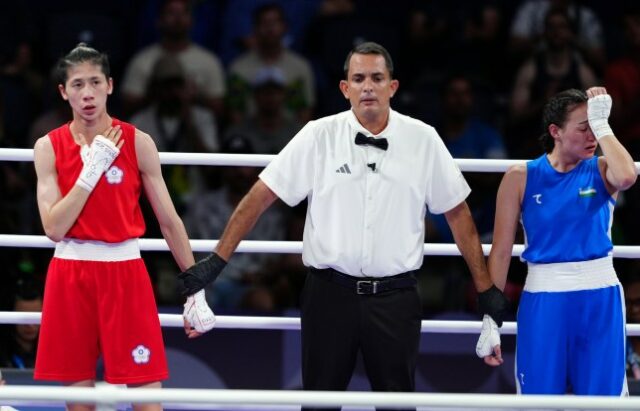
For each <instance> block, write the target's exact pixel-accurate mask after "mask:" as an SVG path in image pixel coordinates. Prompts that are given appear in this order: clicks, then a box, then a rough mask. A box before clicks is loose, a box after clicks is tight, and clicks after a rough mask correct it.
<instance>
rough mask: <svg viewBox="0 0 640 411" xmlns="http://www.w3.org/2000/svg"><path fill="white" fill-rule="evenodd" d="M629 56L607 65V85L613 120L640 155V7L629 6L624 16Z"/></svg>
mask: <svg viewBox="0 0 640 411" xmlns="http://www.w3.org/2000/svg"><path fill="white" fill-rule="evenodd" d="M623 26H624V31H625V38H626V40H627V41H626V43H627V51H626V54H625V55H624V56H622V57H620V58H619V59H617V60H614V61H613V62H611V63H610V64H608V65H607V67H606V69H605V76H604V81H605V86H606V87H607V90H609V93H610V94H611V98H612V99H613V103H614V104H613V109H612V111H611V121H612V123H613V124H614V126H615V127H616V130H619V131H618V133H619V137H620V140H621V141H622V142H624V143H625V144H627V143H628V144H629V148H630V151H631V153H632V155H633V154H635V155H636V156H637V155H638V154H640V117H639V116H638V115H637V113H639V112H640V6H638V5H635V6H629V7H628V8H627V9H626V10H625V12H624V15H623Z"/></svg>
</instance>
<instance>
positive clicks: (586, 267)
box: [524, 256, 620, 292]
mask: <svg viewBox="0 0 640 411" xmlns="http://www.w3.org/2000/svg"><path fill="white" fill-rule="evenodd" d="M528 268H529V270H528V273H527V280H526V282H525V284H524V290H525V291H530V292H553V291H580V290H594V289H597V288H605V287H611V286H614V285H619V284H620V281H619V280H618V276H617V275H616V272H615V270H614V269H613V259H612V257H611V256H607V257H603V258H597V259H595V260H589V261H576V262H569V263H550V264H534V263H529V264H528Z"/></svg>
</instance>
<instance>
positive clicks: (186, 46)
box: [122, 0, 225, 117]
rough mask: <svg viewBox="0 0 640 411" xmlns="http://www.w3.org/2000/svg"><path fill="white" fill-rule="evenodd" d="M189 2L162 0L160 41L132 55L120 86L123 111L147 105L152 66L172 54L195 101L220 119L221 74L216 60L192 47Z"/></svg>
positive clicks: (197, 47)
mask: <svg viewBox="0 0 640 411" xmlns="http://www.w3.org/2000/svg"><path fill="white" fill-rule="evenodd" d="M191 23H192V20H191V2H190V1H189V0H165V1H164V4H163V5H162V8H161V11H160V16H159V18H158V30H159V31H160V41H159V42H158V43H156V44H152V45H151V46H149V47H146V48H144V49H143V50H141V51H140V52H138V53H137V54H136V55H135V56H133V58H132V60H131V62H130V63H129V65H128V67H127V69H126V71H125V75H124V79H123V83H122V99H123V108H124V109H125V111H126V112H128V113H133V112H135V111H136V110H138V109H140V108H141V107H143V106H144V105H145V103H147V102H148V100H149V96H148V95H147V94H146V92H147V90H148V86H149V83H150V81H151V76H152V72H153V67H154V64H155V63H156V61H157V60H158V59H159V58H160V57H161V56H162V55H163V54H165V53H169V54H173V55H175V56H176V57H177V58H178V60H180V62H181V63H182V66H183V67H184V70H185V72H186V74H187V76H186V77H187V79H188V80H189V81H190V82H193V84H192V85H191V86H192V87H193V90H194V91H195V93H196V94H195V101H196V102H197V103H198V104H201V105H203V106H205V107H207V108H209V109H211V110H212V111H213V112H214V113H215V114H216V116H218V117H220V115H221V114H222V111H223V96H224V93H225V83H224V71H223V68H222V64H221V63H220V61H219V60H218V58H217V57H216V56H215V55H214V54H213V53H211V52H210V51H208V50H205V49H204V48H202V47H200V46H198V45H196V44H193V43H192V42H191V39H190V38H189V30H190V29H191Z"/></svg>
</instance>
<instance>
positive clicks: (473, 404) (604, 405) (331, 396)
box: [0, 386, 640, 410]
mask: <svg viewBox="0 0 640 411" xmlns="http://www.w3.org/2000/svg"><path fill="white" fill-rule="evenodd" d="M0 401H1V402H2V403H7V404H11V405H25V404H27V402H28V403H29V404H37V403H40V404H42V402H46V403H47V405H52V402H53V403H58V404H62V403H63V402H64V401H70V402H76V403H95V404H100V405H103V406H105V408H112V409H115V407H116V405H117V404H124V403H154V402H161V403H163V405H164V406H165V407H167V408H178V407H180V408H182V406H184V405H187V404H200V405H223V404H239V403H242V404H247V405H260V404H262V405H271V406H295V405H297V406H299V405H305V406H327V407H330V406H334V407H335V406H340V405H346V406H376V407H387V408H391V409H394V408H400V407H404V408H408V407H447V408H449V407H464V408H485V409H487V408H489V409H503V408H509V409H513V408H514V406H515V407H518V408H537V409H541V408H544V409H558V408H561V409H583V410H602V409H616V410H638V409H640V398H630V397H629V398H612V397H580V396H558V395H528V396H514V395H510V394H430V393H392V392H385V393H382V392H353V391H352V392H334V391H328V392H327V391H325V392H313V391H286V390H282V391H280V390H278V391H274V390H202V389H178V388H164V389H161V390H157V389H134V390H127V389H120V388H116V387H113V386H99V387H96V388H79V387H37V389H34V387H28V386H7V387H3V388H0ZM11 401H13V402H11ZM174 405H177V406H178V407H175V406H174ZM255 408H256V407H254V408H252V409H255Z"/></svg>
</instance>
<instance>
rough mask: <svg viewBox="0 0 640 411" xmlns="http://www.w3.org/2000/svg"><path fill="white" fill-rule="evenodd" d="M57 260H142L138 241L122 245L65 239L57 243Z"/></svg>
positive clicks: (134, 239)
mask: <svg viewBox="0 0 640 411" xmlns="http://www.w3.org/2000/svg"><path fill="white" fill-rule="evenodd" d="M53 256H54V257H56V258H61V259H64V260H80V261H127V260H135V259H138V258H140V247H139V246H138V239H137V238H131V239H129V240H125V241H123V242H121V243H105V242H102V241H93V240H78V239H72V238H65V239H64V240H62V241H60V242H58V243H56V251H55V252H54V254H53Z"/></svg>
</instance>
